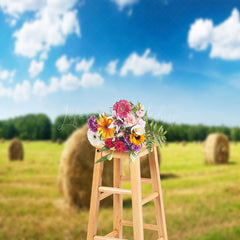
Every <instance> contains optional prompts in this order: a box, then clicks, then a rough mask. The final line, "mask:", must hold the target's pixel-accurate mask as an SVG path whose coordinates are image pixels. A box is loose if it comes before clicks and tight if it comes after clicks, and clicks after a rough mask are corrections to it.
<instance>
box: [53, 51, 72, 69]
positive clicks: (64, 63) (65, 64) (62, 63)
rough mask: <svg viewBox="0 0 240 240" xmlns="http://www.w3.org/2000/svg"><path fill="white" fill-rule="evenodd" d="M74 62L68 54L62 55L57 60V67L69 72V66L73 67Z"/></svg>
mask: <svg viewBox="0 0 240 240" xmlns="http://www.w3.org/2000/svg"><path fill="white" fill-rule="evenodd" d="M73 62H74V60H73V59H69V60H68V58H67V56H66V55H62V56H61V57H60V58H59V59H58V60H57V61H56V67H57V69H58V71H59V72H61V73H64V72H67V71H68V70H69V68H70V67H71V65H72V63H73Z"/></svg>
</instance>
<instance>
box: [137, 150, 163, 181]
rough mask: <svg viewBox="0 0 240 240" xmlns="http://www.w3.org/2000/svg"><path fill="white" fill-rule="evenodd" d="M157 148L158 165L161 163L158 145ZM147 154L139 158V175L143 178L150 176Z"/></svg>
mask: <svg viewBox="0 0 240 240" xmlns="http://www.w3.org/2000/svg"><path fill="white" fill-rule="evenodd" d="M157 150H158V164H159V166H160V164H161V152H160V148H159V147H158V148H157ZM148 156H149V155H145V156H144V157H141V158H140V161H141V176H142V177H143V178H150V177H151V173H150V167H149V158H148Z"/></svg>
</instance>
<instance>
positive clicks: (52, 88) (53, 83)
mask: <svg viewBox="0 0 240 240" xmlns="http://www.w3.org/2000/svg"><path fill="white" fill-rule="evenodd" d="M58 89H59V80H58V78H56V77H52V78H51V79H50V85H49V89H48V92H49V93H53V92H56V91H58Z"/></svg>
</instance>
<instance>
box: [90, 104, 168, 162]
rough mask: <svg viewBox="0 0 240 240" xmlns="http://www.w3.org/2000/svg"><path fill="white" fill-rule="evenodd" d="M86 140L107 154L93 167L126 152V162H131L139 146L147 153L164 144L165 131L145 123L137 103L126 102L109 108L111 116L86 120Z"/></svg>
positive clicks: (139, 105)
mask: <svg viewBox="0 0 240 240" xmlns="http://www.w3.org/2000/svg"><path fill="white" fill-rule="evenodd" d="M88 126H89V130H88V133H87V135H88V140H89V142H90V143H91V144H92V145H93V146H99V145H102V148H101V149H100V150H99V151H101V152H102V151H106V150H107V151H109V150H110V151H111V152H110V153H109V154H107V155H105V156H104V157H102V158H100V159H99V160H98V161H97V162H96V163H98V162H101V161H105V160H112V157H113V152H114V151H117V152H128V153H129V161H131V162H133V161H134V160H135V158H136V157H137V155H138V153H139V152H140V150H141V148H142V146H143V144H145V145H146V147H147V149H148V151H149V153H150V152H151V150H152V147H153V144H154V143H155V142H156V143H157V144H158V145H159V146H161V144H163V143H164V142H165V139H166V137H165V134H166V131H165V130H164V129H163V127H162V126H159V125H158V124H157V123H155V122H154V121H152V122H151V123H150V122H149V121H148V116H147V111H144V106H143V105H142V104H140V103H139V102H138V103H137V104H136V105H134V104H133V103H132V102H128V101H127V100H120V101H119V102H116V103H115V104H114V105H113V108H112V114H111V116H110V115H105V114H104V113H102V114H100V115H99V117H98V118H97V117H96V116H95V115H93V116H91V117H90V118H89V119H88Z"/></svg>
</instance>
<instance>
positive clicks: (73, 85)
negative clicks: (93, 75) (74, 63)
mask: <svg viewBox="0 0 240 240" xmlns="http://www.w3.org/2000/svg"><path fill="white" fill-rule="evenodd" d="M79 84H80V81H79V79H78V78H77V77H76V76H74V75H73V74H71V73H68V74H66V75H63V76H62V77H61V80H60V87H61V88H62V89H63V90H65V91H71V90H75V89H77V88H78V87H79Z"/></svg>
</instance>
